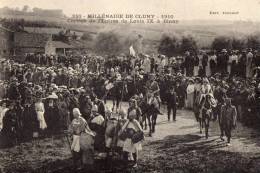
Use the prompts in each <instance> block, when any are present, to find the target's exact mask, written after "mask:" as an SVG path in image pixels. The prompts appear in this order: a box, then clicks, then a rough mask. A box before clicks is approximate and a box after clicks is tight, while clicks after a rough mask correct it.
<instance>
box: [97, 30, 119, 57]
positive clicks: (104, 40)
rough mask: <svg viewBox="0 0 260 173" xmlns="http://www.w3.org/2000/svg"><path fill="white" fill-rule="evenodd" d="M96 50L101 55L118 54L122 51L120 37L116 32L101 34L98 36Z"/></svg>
mask: <svg viewBox="0 0 260 173" xmlns="http://www.w3.org/2000/svg"><path fill="white" fill-rule="evenodd" d="M95 50H96V51H97V52H99V53H101V54H108V55H113V54H118V53H119V52H120V50H122V45H121V43H120V41H119V36H118V35H117V34H115V33H114V32H101V33H99V34H98V36H97V39H96V43H95Z"/></svg>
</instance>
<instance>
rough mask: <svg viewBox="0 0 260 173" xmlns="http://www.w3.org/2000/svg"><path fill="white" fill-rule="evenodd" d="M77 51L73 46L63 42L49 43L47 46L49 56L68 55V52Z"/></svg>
mask: <svg viewBox="0 0 260 173" xmlns="http://www.w3.org/2000/svg"><path fill="white" fill-rule="evenodd" d="M73 49H75V48H74V47H73V46H72V45H69V44H67V43H64V42H61V41H52V40H49V41H47V43H46V45H45V54H48V55H66V54H67V52H70V51H72V50H73Z"/></svg>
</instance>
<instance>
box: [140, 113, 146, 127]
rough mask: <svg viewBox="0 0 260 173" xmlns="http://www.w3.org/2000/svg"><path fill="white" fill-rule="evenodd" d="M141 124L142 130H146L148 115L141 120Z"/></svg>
mask: <svg viewBox="0 0 260 173" xmlns="http://www.w3.org/2000/svg"><path fill="white" fill-rule="evenodd" d="M140 124H141V127H142V129H144V130H146V128H147V124H146V115H145V114H144V115H143V116H142V120H141V123H140Z"/></svg>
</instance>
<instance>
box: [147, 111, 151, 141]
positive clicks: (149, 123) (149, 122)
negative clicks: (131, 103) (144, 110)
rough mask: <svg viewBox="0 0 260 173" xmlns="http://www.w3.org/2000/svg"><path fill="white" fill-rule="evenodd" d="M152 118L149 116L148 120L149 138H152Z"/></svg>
mask: <svg viewBox="0 0 260 173" xmlns="http://www.w3.org/2000/svg"><path fill="white" fill-rule="evenodd" d="M151 116H152V115H150V114H147V120H148V125H149V136H152V127H151V126H152V124H151V123H152V122H151Z"/></svg>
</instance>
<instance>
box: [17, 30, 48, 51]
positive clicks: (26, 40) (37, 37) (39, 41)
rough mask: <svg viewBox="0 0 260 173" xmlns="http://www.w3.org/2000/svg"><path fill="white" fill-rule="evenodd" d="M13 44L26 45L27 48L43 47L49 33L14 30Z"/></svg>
mask: <svg viewBox="0 0 260 173" xmlns="http://www.w3.org/2000/svg"><path fill="white" fill-rule="evenodd" d="M14 34H15V36H14V45H15V47H27V48H36V47H37V48H39V47H45V45H46V42H47V41H48V40H49V38H50V35H49V34H35V33H25V32H16V33H14Z"/></svg>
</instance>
